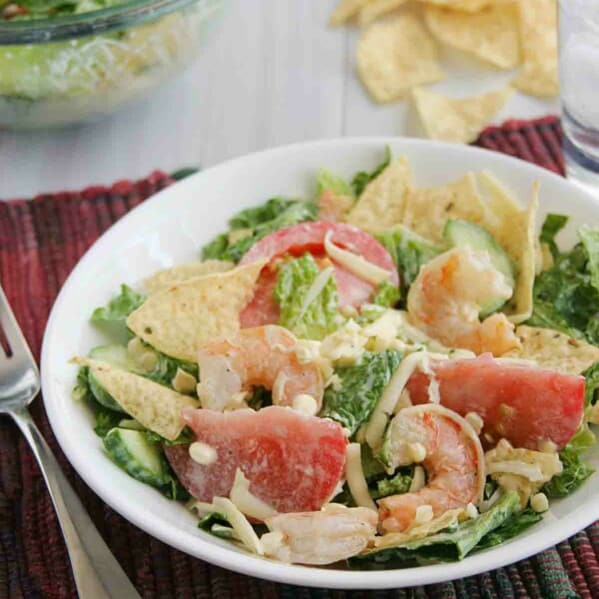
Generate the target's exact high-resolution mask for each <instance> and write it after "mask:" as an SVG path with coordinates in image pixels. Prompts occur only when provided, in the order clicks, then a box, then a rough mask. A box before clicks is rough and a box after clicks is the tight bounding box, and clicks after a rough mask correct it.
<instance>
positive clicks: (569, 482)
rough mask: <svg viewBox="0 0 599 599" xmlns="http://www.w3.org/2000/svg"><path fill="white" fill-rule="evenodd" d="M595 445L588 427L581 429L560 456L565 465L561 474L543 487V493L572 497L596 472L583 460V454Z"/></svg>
mask: <svg viewBox="0 0 599 599" xmlns="http://www.w3.org/2000/svg"><path fill="white" fill-rule="evenodd" d="M595 443H596V438H595V435H594V434H593V432H592V431H591V430H590V429H589V428H588V426H583V427H581V429H580V430H579V431H578V432H577V433H576V434H575V435H574V437H572V439H571V440H570V442H569V443H568V445H566V447H564V449H563V450H562V451H561V452H560V454H559V457H560V460H561V462H562V465H563V470H562V472H561V474H558V475H557V476H554V477H553V478H552V479H551V480H550V481H549V482H548V483H546V484H545V485H544V486H543V492H544V493H545V495H547V497H550V498H555V497H566V496H567V495H570V493H573V492H574V491H576V489H578V488H579V487H580V486H581V485H582V483H584V481H585V480H587V478H589V477H590V476H591V475H592V474H593V472H595V470H594V468H592V467H591V466H589V465H588V464H587V463H586V462H585V461H584V460H583V458H582V456H583V454H584V453H585V452H586V451H587V450H588V449H589V448H590V447H592V446H593V445H594V444H595Z"/></svg>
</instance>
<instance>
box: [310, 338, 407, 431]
mask: <svg viewBox="0 0 599 599" xmlns="http://www.w3.org/2000/svg"><path fill="white" fill-rule="evenodd" d="M401 357H402V354H401V352H399V351H395V350H388V351H384V352H380V353H372V352H365V353H364V354H363V355H362V358H361V360H360V363H359V364H357V365H356V366H346V367H342V368H337V369H336V370H335V373H336V374H337V375H338V376H339V378H340V379H341V386H340V388H339V390H338V391H336V390H335V389H334V388H332V387H328V388H327V389H326V391H325V394H324V399H323V407H322V410H321V413H320V416H322V417H327V418H332V419H333V420H336V421H337V422H339V423H340V424H341V426H343V427H345V428H347V429H348V430H349V431H350V432H351V434H352V435H353V434H354V433H355V432H356V431H357V430H358V427H359V426H360V425H361V424H362V423H363V422H366V421H367V420H368V418H370V415H371V414H372V411H373V410H374V407H375V406H376V403H377V402H378V400H379V399H380V397H381V395H382V393H383V391H384V389H385V387H386V386H387V384H388V383H389V381H390V380H391V377H392V376H393V373H394V372H395V370H396V369H397V367H398V365H399V363H400V362H401Z"/></svg>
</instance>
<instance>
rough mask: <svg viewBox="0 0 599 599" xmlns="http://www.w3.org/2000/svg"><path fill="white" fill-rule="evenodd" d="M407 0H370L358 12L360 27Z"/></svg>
mask: <svg viewBox="0 0 599 599" xmlns="http://www.w3.org/2000/svg"><path fill="white" fill-rule="evenodd" d="M406 2H408V0H370V2H368V4H366V5H365V6H364V7H363V8H362V9H361V10H360V13H359V14H358V24H359V25H360V27H365V26H366V25H369V24H370V23H372V22H373V21H376V20H377V19H378V18H379V17H382V16H383V15H386V14H387V13H390V12H392V11H394V10H395V9H396V8H399V7H400V6H402V5H403V4H405V3H406Z"/></svg>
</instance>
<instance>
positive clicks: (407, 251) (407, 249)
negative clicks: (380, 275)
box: [376, 225, 443, 297]
mask: <svg viewBox="0 0 599 599" xmlns="http://www.w3.org/2000/svg"><path fill="white" fill-rule="evenodd" d="M376 238H377V239H378V240H379V241H380V242H381V243H382V244H383V245H384V246H385V248H387V250H388V252H389V253H390V254H391V258H393V261H394V262H395V266H397V270H398V271H399V274H400V276H401V279H402V291H404V292H405V291H407V289H408V288H409V287H410V285H411V284H412V283H413V282H414V279H415V278H416V277H417V275H418V271H419V270H420V267H421V266H422V265H423V264H425V263H426V262H428V261H429V260H432V259H433V258H434V257H435V256H437V255H439V254H440V253H441V252H442V251H443V248H441V247H439V246H437V245H435V244H434V243H432V242H431V241H429V240H428V239H425V238H424V237H421V236H420V235H418V234H416V233H414V232H413V231H411V230H410V229H408V228H407V227H404V226H403V225H397V226H395V227H393V228H392V229H389V230H388V231H384V232H383V233H379V234H378V235H376ZM403 295H404V297H405V293H404V294H403Z"/></svg>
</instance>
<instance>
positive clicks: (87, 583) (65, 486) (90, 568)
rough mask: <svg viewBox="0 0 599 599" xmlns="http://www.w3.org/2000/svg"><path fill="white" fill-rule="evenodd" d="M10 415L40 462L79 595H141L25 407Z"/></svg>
mask: <svg viewBox="0 0 599 599" xmlns="http://www.w3.org/2000/svg"><path fill="white" fill-rule="evenodd" d="M10 415H11V416H12V418H13V420H14V421H15V423H16V424H17V426H18V427H19V428H20V429H21V432H22V433H23V435H24V437H25V439H27V442H28V443H29V446H30V447H31V450H32V451H33V455H34V456H35V459H36V460H37V463H38V464H39V466H40V469H41V471H42V474H43V476H44V479H45V481H46V485H47V486H48V490H49V492H50V497H51V498H52V503H53V504H54V508H55V509H56V513H57V514H58V521H59V523H60V528H61V529H62V534H63V535H64V539H65V541H66V545H67V550H68V552H69V556H70V558H71V565H72V567H73V574H74V576H75V584H76V585H77V591H78V593H79V597H81V599H88V598H90V599H92V598H93V599H117V598H118V599H121V598H122V599H140V596H139V594H138V592H137V591H136V590H135V587H134V586H133V585H132V584H131V581H130V580H129V579H128V578H127V575H126V574H125V572H124V571H123V569H122V568H121V566H120V565H119V563H118V562H117V561H116V559H115V557H114V555H112V553H111V552H110V549H108V546H107V545H106V543H105V542H104V540H103V539H102V537H101V536H100V533H99V532H98V531H97V529H96V527H95V526H94V524H93V522H92V520H91V518H90V517H89V515H88V513H87V511H86V510H85V508H84V507H83V505H82V503H81V501H80V500H79V497H77V495H76V493H75V491H74V490H73V487H71V485H70V484H69V482H68V480H67V478H66V477H65V475H64V474H63V472H62V470H61V468H60V466H59V465H58V462H57V461H56V458H55V457H54V455H53V454H52V451H51V450H50V447H48V444H47V443H46V441H45V439H44V438H43V437H42V434H41V433H40V431H39V429H38V428H37V426H36V425H35V423H34V422H33V420H32V418H31V415H30V414H29V411H28V410H27V409H26V408H20V409H19V408H17V409H16V410H13V411H12V412H11V413H10Z"/></svg>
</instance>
